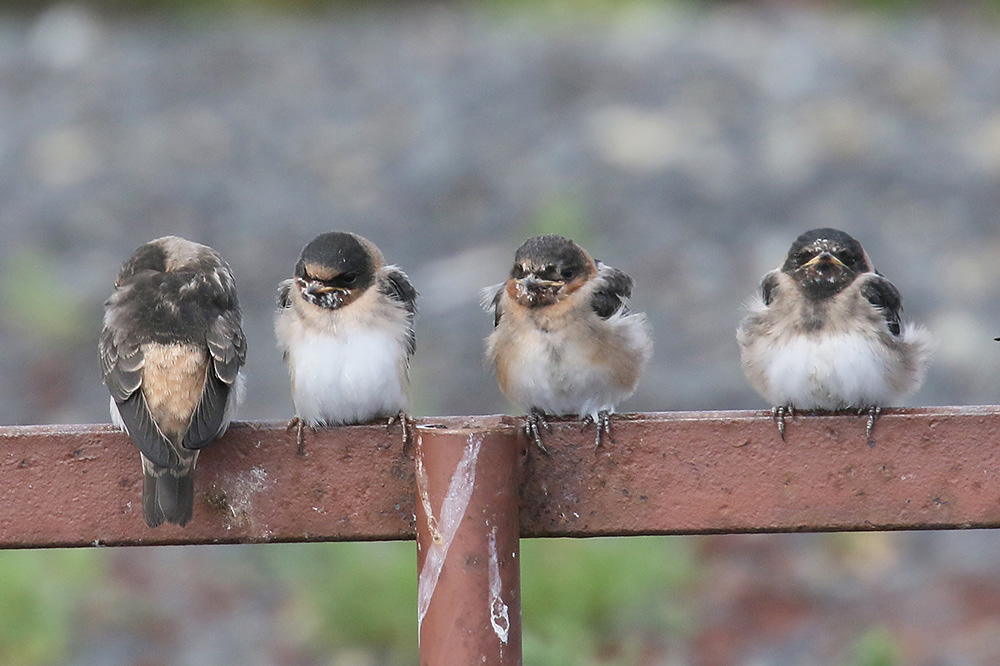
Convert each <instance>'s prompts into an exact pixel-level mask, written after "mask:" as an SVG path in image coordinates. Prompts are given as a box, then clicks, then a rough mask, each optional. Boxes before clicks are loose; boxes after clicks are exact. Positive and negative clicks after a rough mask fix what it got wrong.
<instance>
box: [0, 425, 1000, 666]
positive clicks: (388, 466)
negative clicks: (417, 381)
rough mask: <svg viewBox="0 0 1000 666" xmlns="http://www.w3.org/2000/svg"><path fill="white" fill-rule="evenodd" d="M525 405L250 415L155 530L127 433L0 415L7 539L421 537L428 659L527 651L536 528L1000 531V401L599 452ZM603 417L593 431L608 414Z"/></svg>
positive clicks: (675, 428)
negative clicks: (469, 411)
mask: <svg viewBox="0 0 1000 666" xmlns="http://www.w3.org/2000/svg"><path fill="white" fill-rule="evenodd" d="M519 425H520V421H519V420H518V419H513V418H510V417H497V416H493V417H442V418H433V419H423V420H421V421H420V423H419V424H418V427H417V428H416V429H415V430H416V433H417V436H416V438H415V441H414V442H413V443H411V444H408V445H405V446H404V445H403V443H402V441H401V437H400V430H399V426H398V425H397V426H393V427H388V426H383V425H365V426H351V427H343V428H334V429H324V430H318V431H308V430H307V431H306V445H305V448H304V452H303V453H302V454H300V452H299V451H298V450H297V446H296V441H295V433H294V432H289V431H288V430H287V429H286V428H285V426H284V424H265V423H241V424H236V425H234V426H233V427H232V428H231V429H230V431H229V433H228V434H227V435H226V437H225V438H223V439H222V440H220V441H219V442H217V443H216V444H214V445H212V446H211V447H209V448H208V449H206V450H205V452H204V453H203V454H202V456H201V459H200V461H199V467H198V471H197V475H196V481H195V487H196V503H195V512H194V519H193V520H192V522H191V523H190V524H189V525H188V526H187V527H186V528H179V527H176V526H170V525H165V526H161V527H159V528H157V529H155V530H151V529H149V528H147V527H146V525H145V523H144V522H143V520H142V516H141V509H140V506H139V501H138V500H139V488H140V485H141V473H140V468H139V461H138V454H137V453H136V451H135V450H134V449H133V447H132V445H131V443H130V442H129V441H128V439H127V438H126V436H125V435H123V434H122V433H120V432H118V431H116V430H115V429H113V428H111V427H108V426H26V427H0V548H31V547H39V548H40V547H53V546H88V545H140V544H204V543H261V542H276V541H363V540H376V539H413V538H416V539H417V551H418V556H417V559H418V563H417V566H418V576H419V578H418V613H417V614H418V621H419V624H420V641H421V644H420V655H421V656H420V663H421V664H422V665H426V666H440V665H442V664H466V663H479V664H486V665H487V666H507V665H515V666H516V665H518V664H520V663H521V613H520V568H519V559H520V554H519V547H518V540H519V538H520V537H545V536H572V537H586V536H605V535H636V534H699V533H722V532H789V531H829V530H879V529H956V528H971V527H1000V474H998V473H997V472H998V470H1000V407H990V406H983V407H929V408H923V409H907V410H886V412H885V413H883V415H882V417H881V419H880V420H879V422H878V424H877V426H876V429H875V439H876V440H877V444H876V445H875V446H873V447H869V446H868V445H867V443H866V437H865V420H864V419H862V418H857V417H854V416H850V415H800V416H799V417H798V418H796V419H794V420H792V421H791V422H790V423H789V424H788V427H787V430H786V432H787V441H781V440H780V439H779V438H778V434H777V429H776V428H775V425H774V423H773V421H772V420H771V418H770V414H769V413H767V412H745V411H744V412H668V413H655V414H635V415H623V416H619V417H616V418H615V420H614V422H613V435H614V441H613V442H607V441H606V442H605V444H604V445H603V446H602V447H601V448H600V449H596V450H595V449H594V447H593V444H592V443H593V439H594V438H593V433H592V432H591V431H590V430H588V431H586V432H583V431H582V430H581V426H580V424H579V422H577V421H565V420H562V421H560V420H553V424H552V425H553V428H552V432H551V433H549V435H548V437H547V440H546V446H547V448H548V451H549V453H548V454H543V453H542V452H541V451H539V450H538V449H536V448H535V447H534V445H530V446H529V445H528V444H527V442H526V441H525V439H524V438H523V436H522V435H521V434H520V428H519ZM590 427H591V428H592V427H593V426H590Z"/></svg>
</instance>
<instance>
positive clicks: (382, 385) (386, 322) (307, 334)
mask: <svg viewBox="0 0 1000 666" xmlns="http://www.w3.org/2000/svg"><path fill="white" fill-rule="evenodd" d="M416 310H417V291H416V290H415V289H414V288H413V285H411V284H410V280H409V278H407V276H406V274H405V273H403V271H401V270H400V269H399V268H397V267H396V266H392V265H386V263H385V259H384V258H383V256H382V253H381V252H380V251H379V249H378V248H377V247H376V246H375V244H374V243H372V242H371V241H369V240H368V239H366V238H362V237H361V236H359V235H357V234H353V233H349V232H340V231H335V232H329V233H325V234H321V235H319V236H317V237H316V238H314V239H313V240H311V241H310V242H309V244H308V245H306V246H305V248H303V250H302V254H301V255H300V256H299V260H298V262H297V263H296V264H295V276H294V277H293V278H292V279H289V280H285V281H284V282H282V283H281V285H280V287H279V288H278V312H277V314H276V316H275V326H274V328H275V335H276V336H277V339H278V347H279V348H280V349H281V351H282V353H283V355H284V358H285V361H286V362H287V364H288V372H289V375H290V376H291V383H292V402H293V403H294V404H295V415H296V418H295V419H293V421H292V422H293V423H297V424H298V427H299V436H298V442H299V452H300V453H302V452H303V448H302V447H303V442H302V424H303V423H305V424H307V425H309V426H312V427H317V426H327V425H343V424H350V423H365V422H368V421H371V420H373V419H376V418H384V417H388V418H389V419H390V422H391V421H392V419H393V418H395V417H396V416H399V417H400V420H401V424H402V426H403V439H404V442H405V441H406V438H407V425H406V422H407V417H406V414H405V411H406V408H407V405H408V402H409V367H410V357H411V356H412V355H413V352H414V349H415V346H416V338H415V337H414V332H413V318H414V315H415V314H416Z"/></svg>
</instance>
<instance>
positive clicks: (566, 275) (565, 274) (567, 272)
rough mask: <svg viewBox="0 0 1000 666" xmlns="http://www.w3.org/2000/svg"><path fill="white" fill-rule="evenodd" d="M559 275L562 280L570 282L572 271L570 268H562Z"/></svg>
mask: <svg viewBox="0 0 1000 666" xmlns="http://www.w3.org/2000/svg"><path fill="white" fill-rule="evenodd" d="M559 275H560V276H561V277H562V279H563V280H571V279H573V275H574V271H573V269H572V268H564V269H562V271H560V273H559Z"/></svg>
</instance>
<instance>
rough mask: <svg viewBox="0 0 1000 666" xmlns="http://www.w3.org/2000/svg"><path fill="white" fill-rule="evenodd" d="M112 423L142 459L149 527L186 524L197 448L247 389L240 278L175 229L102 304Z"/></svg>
mask: <svg viewBox="0 0 1000 666" xmlns="http://www.w3.org/2000/svg"><path fill="white" fill-rule="evenodd" d="M98 347H99V350H100V353H101V368H102V371H103V375H104V383H105V384H106V385H107V387H108V389H109V390H110V391H111V420H112V421H113V422H114V423H115V424H116V425H118V426H120V427H121V428H123V429H124V430H125V432H127V433H128V435H129V437H131V438H132V441H133V442H134V443H135V445H136V446H137V447H138V448H139V452H140V456H141V457H142V470H143V484H142V513H143V517H144V518H145V520H146V524H147V525H149V526H150V527H156V526H157V525H159V524H161V523H162V522H163V521H164V520H166V521H167V522H169V523H176V524H178V525H185V524H186V523H187V522H188V521H189V520H190V519H191V512H192V509H193V506H194V478H193V475H194V468H195V464H196V463H197V461H198V453H199V451H200V450H201V449H202V447H204V446H205V445H207V444H208V443H209V442H211V441H212V440H214V439H215V438H217V437H219V436H221V435H222V434H223V433H224V432H225V431H226V428H228V427H229V422H230V420H231V419H232V417H233V413H234V412H235V410H236V407H237V404H238V403H239V401H240V400H241V398H242V394H243V372H242V370H241V368H242V367H243V363H244V361H245V360H246V339H245V338H244V336H243V329H242V318H241V315H240V306H239V302H238V301H237V298H236V281H235V280H234V279H233V274H232V272H231V271H230V270H229V265H228V264H226V262H225V261H224V260H223V259H222V257H221V256H220V255H219V253H218V252H216V251H215V250H213V249H212V248H210V247H207V246H205V245H199V244H198V243H192V242H191V241H188V240H184V239H183V238H178V237H176V236H164V237H163V238H158V239H156V240H154V241H151V242H149V243H146V244H145V245H142V246H140V247H139V248H138V249H137V250H136V251H135V253H134V254H133V255H132V257H131V258H130V259H129V260H128V261H126V262H125V264H124V265H123V266H122V270H121V273H120V274H119V275H118V280H117V281H116V282H115V290H114V293H112V294H111V297H110V298H109V299H108V300H107V301H106V302H105V304H104V330H103V331H102V333H101V339H100V342H99V344H98Z"/></svg>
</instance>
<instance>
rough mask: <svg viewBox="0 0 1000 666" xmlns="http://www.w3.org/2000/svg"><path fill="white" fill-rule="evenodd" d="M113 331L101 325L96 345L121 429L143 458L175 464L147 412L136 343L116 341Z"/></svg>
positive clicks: (159, 463) (171, 451)
mask: <svg viewBox="0 0 1000 666" xmlns="http://www.w3.org/2000/svg"><path fill="white" fill-rule="evenodd" d="M117 337H118V336H116V335H115V330H114V329H113V328H111V327H107V326H106V327H105V328H104V331H103V332H102V333H101V339H100V342H99V343H98V348H99V350H100V353H101V372H102V374H103V376H104V383H105V384H107V386H108V389H109V390H110V391H111V397H112V398H114V401H115V405H116V407H117V408H118V414H119V415H120V416H121V419H122V422H123V423H124V424H125V430H126V431H127V432H128V434H129V437H131V438H132V441H133V442H135V445H136V446H137V447H138V448H139V451H141V452H142V454H143V455H144V456H146V458H148V459H149V461H150V462H152V463H153V464H154V465H156V466H158V467H176V466H177V465H179V464H180V458H179V457H178V455H177V452H176V451H175V450H174V447H173V446H172V445H171V443H170V440H168V439H167V438H166V436H165V435H164V434H163V432H161V431H160V428H159V426H157V425H156V422H155V421H154V420H153V417H152V416H151V415H150V413H149V407H148V406H147V405H146V397H145V396H144V395H143V393H142V390H141V388H142V368H143V363H144V362H145V359H144V358H143V355H142V350H141V349H140V348H139V347H138V346H133V345H127V344H123V343H122V341H121V340H117V339H116V338H117Z"/></svg>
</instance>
